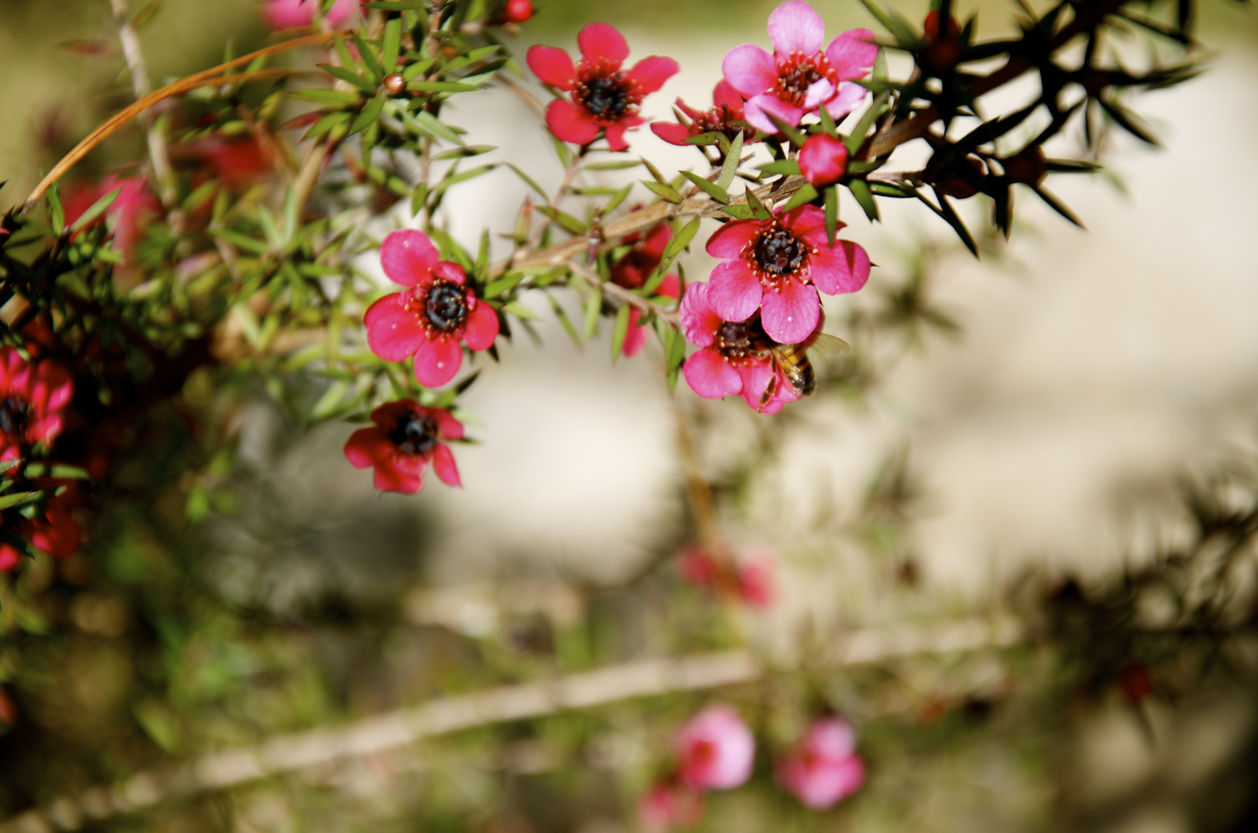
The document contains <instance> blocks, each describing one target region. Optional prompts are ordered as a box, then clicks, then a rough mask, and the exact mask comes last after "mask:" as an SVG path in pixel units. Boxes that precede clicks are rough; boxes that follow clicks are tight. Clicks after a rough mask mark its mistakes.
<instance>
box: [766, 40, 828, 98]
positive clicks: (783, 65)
mask: <svg viewBox="0 0 1258 833" xmlns="http://www.w3.org/2000/svg"><path fill="white" fill-rule="evenodd" d="M826 78H828V79H830V82H831V83H833V84H834V85H835V86H836V87H837V86H838V83H837V81H836V76H835V72H834V70H832V69H831V68H830V62H829V61H828V60H827V59H826V56H825V55H823V54H820V53H818V54H816V55H813V56H805V55H803V54H801V53H799V52H792V53H791V55H790V57H788V58H787V59H786V60H784V61H778V81H777V84H776V85H775V86H774V88H773V89H774V92H775V93H777V97H778V98H780V99H782V100H783V101H789V102H790V103H791V104H794V105H795V106H796V107H803V106H804V99H805V98H806V97H807V96H808V88H809V87H811V86H812V85H813V84H815V83H817V82H818V81H821V80H823V79H826Z"/></svg>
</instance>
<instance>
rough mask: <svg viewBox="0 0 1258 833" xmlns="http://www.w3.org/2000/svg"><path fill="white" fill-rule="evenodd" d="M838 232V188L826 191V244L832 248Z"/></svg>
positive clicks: (831, 187) (832, 186) (833, 187)
mask: <svg viewBox="0 0 1258 833" xmlns="http://www.w3.org/2000/svg"><path fill="white" fill-rule="evenodd" d="M838 231H839V186H837V185H831V186H830V187H829V188H827V189H826V242H827V243H829V244H830V248H832V249H833V248H834V235H835V234H837V233H838Z"/></svg>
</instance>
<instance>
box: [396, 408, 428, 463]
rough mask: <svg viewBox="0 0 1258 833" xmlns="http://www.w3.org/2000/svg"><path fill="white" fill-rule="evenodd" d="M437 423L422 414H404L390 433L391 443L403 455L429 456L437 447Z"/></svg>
mask: <svg viewBox="0 0 1258 833" xmlns="http://www.w3.org/2000/svg"><path fill="white" fill-rule="evenodd" d="M437 436H438V434H437V421H436V420H435V419H433V418H432V417H429V416H421V415H420V414H404V415H403V416H401V417H399V418H398V421H397V423H396V424H395V425H394V426H393V428H392V430H390V431H389V442H391V443H393V445H395V446H396V447H397V450H398V451H400V452H402V453H403V454H428V453H430V452H431V451H432V450H433V448H435V447H436V445H437Z"/></svg>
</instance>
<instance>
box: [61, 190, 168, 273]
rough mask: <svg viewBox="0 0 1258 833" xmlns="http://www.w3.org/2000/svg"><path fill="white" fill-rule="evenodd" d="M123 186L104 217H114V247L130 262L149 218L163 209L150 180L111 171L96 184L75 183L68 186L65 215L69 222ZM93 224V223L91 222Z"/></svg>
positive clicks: (69, 223) (99, 219)
mask: <svg viewBox="0 0 1258 833" xmlns="http://www.w3.org/2000/svg"><path fill="white" fill-rule="evenodd" d="M120 188H121V189H122V190H121V192H120V193H119V194H118V196H117V197H115V198H114V201H113V202H112V203H110V205H109V208H108V209H106V211H105V214H104V216H103V217H98V218H97V219H96V220H94V221H93V224H94V223H99V222H101V221H102V220H103V219H104V217H113V218H115V220H114V247H115V248H116V249H117V250H118V251H120V252H122V257H123V260H124V261H125V262H126V263H130V262H131V260H132V255H133V253H134V250H135V244H136V242H137V241H138V240H139V238H140V234H141V233H142V232H143V231H144V229H145V227H147V226H148V222H149V219H150V218H151V217H153V216H154V215H156V214H157V213H158V212H160V211H161V209H162V204H161V203H160V202H159V201H158V199H157V196H156V195H155V194H154V193H153V192H152V191H151V190H149V184H148V180H146V179H145V178H144V177H142V176H126V177H123V176H118V175H117V174H110V175H109V176H107V177H105V178H104V179H102V180H101V181H100V182H99V183H97V184H95V185H72V186H69V187H68V188H66V195H65V200H64V202H65V215H66V225H67V226H69V225H71V224H73V223H74V221H75V220H77V219H79V217H81V216H82V215H83V212H85V211H87V210H88V209H89V208H91V207H92V206H93V205H94V204H95V203H96V201H97V200H99V199H100V198H101V197H103V196H105V195H106V194H108V193H111V192H113V191H117V190H118V189H120ZM89 225H90V224H89Z"/></svg>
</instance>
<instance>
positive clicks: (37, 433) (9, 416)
mask: <svg viewBox="0 0 1258 833" xmlns="http://www.w3.org/2000/svg"><path fill="white" fill-rule="evenodd" d="M73 395H74V382H73V381H72V380H71V378H70V374H69V373H67V372H66V371H65V370H64V369H63V368H62V367H61V366H59V365H56V364H53V363H52V362H48V361H42V362H36V363H34V364H32V363H31V362H28V361H26V359H24V358H22V354H21V353H19V352H18V351H17V348H15V347H0V460H13V459H16V458H18V457H21V456H23V454H24V452H25V451H26V449H28V448H30V447H31V446H33V445H35V444H36V443H43V444H44V445H45V446H47V445H50V444H51V443H52V441H53V439H55V438H56V436H57V435H58V434H59V433H61V428H62V412H63V410H64V409H65V407H66V405H68V404H69V403H70V398H71V397H72V396H73Z"/></svg>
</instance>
